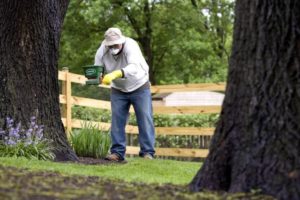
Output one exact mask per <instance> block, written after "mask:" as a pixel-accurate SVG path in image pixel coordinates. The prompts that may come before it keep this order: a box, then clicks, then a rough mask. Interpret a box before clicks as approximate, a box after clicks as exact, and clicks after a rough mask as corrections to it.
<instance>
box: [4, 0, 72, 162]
mask: <svg viewBox="0 0 300 200" xmlns="http://www.w3.org/2000/svg"><path fill="white" fill-rule="evenodd" d="M68 3H69V1H68V0H60V1H58V0H54V1H49V0H45V1H40V0H32V1H19V0H2V1H1V2H0V67H1V68H0V120H1V121H0V125H1V126H3V124H4V119H5V118H6V117H7V116H10V117H12V118H13V119H15V120H16V121H21V122H22V124H23V125H25V124H27V123H28V122H29V120H30V117H31V116H36V117H37V122H38V123H39V124H43V125H44V126H45V131H44V134H45V135H46V137H48V138H50V139H53V140H54V142H55V145H56V147H58V150H57V151H56V152H55V154H56V159H57V160H77V159H78V158H77V156H76V155H75V153H74V152H73V150H72V149H71V148H70V146H69V144H68V142H67V138H66V134H65V131H64V127H63V124H62V121H61V114H60V108H59V86H58V69H57V60H58V46H59V39H60V32H61V27H62V24H63V19H64V16H65V13H66V10H67V6H68Z"/></svg>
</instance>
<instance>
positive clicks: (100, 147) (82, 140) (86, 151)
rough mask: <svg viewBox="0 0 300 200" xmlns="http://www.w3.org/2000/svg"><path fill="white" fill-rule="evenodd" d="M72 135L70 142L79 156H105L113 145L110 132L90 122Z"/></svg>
mask: <svg viewBox="0 0 300 200" xmlns="http://www.w3.org/2000/svg"><path fill="white" fill-rule="evenodd" d="M70 135H71V137H70V143H71V145H72V147H73V149H74V151H75V152H76V154H77V156H81V157H93V158H104V157H105V156H106V155H107V153H108V151H109V148H110V145H111V141H110V135H109V134H108V132H104V131H102V130H100V129H99V127H98V126H96V125H92V124H91V123H89V122H88V123H84V124H83V128H82V129H76V130H74V131H73V132H72V133H71V134H70Z"/></svg>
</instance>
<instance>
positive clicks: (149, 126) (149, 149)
mask: <svg viewBox="0 0 300 200" xmlns="http://www.w3.org/2000/svg"><path fill="white" fill-rule="evenodd" d="M130 99H131V103H132V105H133V108H134V111H135V114H136V119H137V124H138V128H139V142H140V147H141V150H140V156H144V155H145V154H150V155H152V156H154V153H155V150H154V143H155V130H154V123H153V114H152V113H153V111H152V98H151V92H150V89H145V90H142V91H138V92H134V93H132V94H131V98H130Z"/></svg>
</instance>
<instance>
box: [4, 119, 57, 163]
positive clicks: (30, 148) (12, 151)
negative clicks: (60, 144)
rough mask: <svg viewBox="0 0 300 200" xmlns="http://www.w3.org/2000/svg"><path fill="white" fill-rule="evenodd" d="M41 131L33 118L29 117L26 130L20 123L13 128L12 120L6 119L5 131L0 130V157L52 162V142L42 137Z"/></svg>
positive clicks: (53, 156) (41, 127)
mask: <svg viewBox="0 0 300 200" xmlns="http://www.w3.org/2000/svg"><path fill="white" fill-rule="evenodd" d="M43 129H44V127H43V126H39V125H37V124H36V118H35V117H31V119H30V125H29V128H28V130H25V129H23V128H22V127H21V123H18V124H17V125H16V126H14V120H13V119H11V118H6V129H5V130H3V129H0V139H1V140H0V156H1V157H26V158H28V159H31V158H36V159H39V160H54V158H55V155H54V154H53V150H54V147H53V145H52V141H51V140H49V139H46V138H44V137H43Z"/></svg>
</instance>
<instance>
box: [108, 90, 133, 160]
mask: <svg viewBox="0 0 300 200" xmlns="http://www.w3.org/2000/svg"><path fill="white" fill-rule="evenodd" d="M129 107H130V102H129V100H128V98H127V96H126V95H123V94H119V93H117V94H115V93H113V92H112V93H111V110H112V121H111V140H112V146H111V148H110V152H111V153H112V154H113V153H115V154H118V155H119V156H120V157H121V159H124V157H125V151H126V134H125V126H126V122H127V116H128V112H129Z"/></svg>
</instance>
